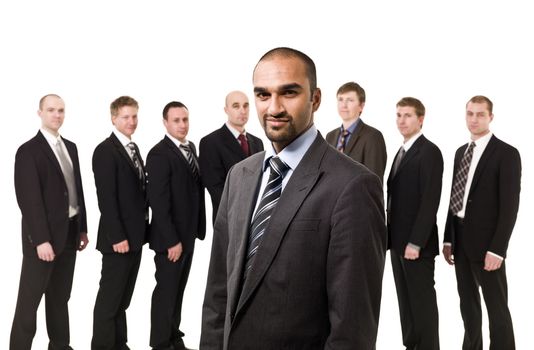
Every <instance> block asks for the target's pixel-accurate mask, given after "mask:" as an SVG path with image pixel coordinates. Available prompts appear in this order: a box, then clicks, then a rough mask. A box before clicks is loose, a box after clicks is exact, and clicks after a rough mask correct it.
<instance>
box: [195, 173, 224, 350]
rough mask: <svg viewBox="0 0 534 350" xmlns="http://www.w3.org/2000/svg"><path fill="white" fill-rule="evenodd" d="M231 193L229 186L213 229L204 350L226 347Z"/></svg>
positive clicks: (205, 306)
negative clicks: (227, 260)
mask: <svg viewBox="0 0 534 350" xmlns="http://www.w3.org/2000/svg"><path fill="white" fill-rule="evenodd" d="M229 177H230V176H229ZM227 182H228V181H227ZM228 192H229V191H228V186H226V187H225V190H224V193H223V196H222V200H221V210H220V211H219V213H218V215H217V219H216V221H215V225H214V228H213V242H212V246H211V259H210V266H209V270H208V281H207V284H206V293H205V296H204V305H203V307H202V330H201V335H200V349H202V350H216V349H217V350H220V349H222V348H223V343H224V324H225V318H226V309H227V299H228V292H227V278H228V277H227V271H226V256H227V250H228V222H227V216H226V213H227V198H228Z"/></svg>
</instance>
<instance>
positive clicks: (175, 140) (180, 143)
mask: <svg viewBox="0 0 534 350" xmlns="http://www.w3.org/2000/svg"><path fill="white" fill-rule="evenodd" d="M165 135H167V137H168V138H169V139H170V140H171V141H172V143H174V144H175V145H176V147H178V148H180V145H186V146H187V145H189V140H185V142H181V141H180V140H178V139H177V138H176V137H173V136H171V134H169V133H168V132H166V133H165Z"/></svg>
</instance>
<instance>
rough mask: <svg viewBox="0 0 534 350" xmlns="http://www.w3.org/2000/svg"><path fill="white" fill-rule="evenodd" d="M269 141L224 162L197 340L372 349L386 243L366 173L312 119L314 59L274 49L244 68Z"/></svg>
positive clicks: (374, 188) (225, 345)
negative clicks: (332, 144)
mask: <svg viewBox="0 0 534 350" xmlns="http://www.w3.org/2000/svg"><path fill="white" fill-rule="evenodd" d="M253 83H254V95H255V102H256V110H257V111H258V116H259V119H260V123H261V124H262V127H263V128H264V130H265V134H266V136H267V138H268V139H269V140H270V141H271V142H272V144H271V146H268V147H267V151H265V152H260V153H257V154H255V155H252V156H251V157H249V158H247V159H245V160H244V161H242V162H240V163H238V164H237V165H235V166H234V167H233V168H232V170H231V171H230V173H229V174H228V177H227V179H226V185H225V188H224V192H223V196H222V200H221V203H220V207H219V214H218V216H217V220H216V221H215V226H214V233H213V245H212V255H211V261H210V268H209V273H208V281H207V287H206V294H205V299H204V306H203V315H202V335H201V343H200V348H201V349H232V350H236V349H257V350H262V349H323V348H329V349H331V348H335V349H338V350H339V349H340V350H343V349H363V350H365V349H374V348H375V342H376V334H377V329H378V317H379V311H380V298H381V289H382V274H383V269H384V257H385V248H386V233H385V225H384V209H383V200H382V198H383V194H382V186H381V184H380V181H379V179H378V177H377V176H375V175H374V174H372V173H371V172H370V171H369V170H368V169H366V168H365V167H364V166H362V165H360V164H357V163H354V162H352V161H350V160H349V159H348V158H347V157H344V156H342V155H341V154H340V153H339V152H337V151H336V150H334V149H333V148H332V147H329V146H328V144H327V143H326V141H325V140H324V138H323V137H322V136H321V135H320V134H319V133H318V131H317V129H316V128H315V126H314V124H313V113H314V112H315V111H316V110H317V109H318V108H319V105H320V103H321V91H320V90H319V89H318V88H317V86H316V73H315V64H314V63H313V61H312V60H311V59H310V58H309V57H308V56H306V55H305V54H303V53H302V52H299V51H296V50H294V49H290V48H276V49H273V50H271V51H269V52H267V53H266V54H265V55H264V56H263V57H262V58H261V59H260V61H259V62H258V64H257V65H256V68H255V70H254V74H253Z"/></svg>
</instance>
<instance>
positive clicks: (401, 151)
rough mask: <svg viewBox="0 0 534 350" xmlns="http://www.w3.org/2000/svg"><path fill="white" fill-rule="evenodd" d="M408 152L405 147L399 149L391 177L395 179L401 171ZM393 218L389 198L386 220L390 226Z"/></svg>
mask: <svg viewBox="0 0 534 350" xmlns="http://www.w3.org/2000/svg"><path fill="white" fill-rule="evenodd" d="M405 153H406V151H405V150H404V147H403V146H401V148H400V149H399V152H398V153H397V157H395V162H393V167H392V168H391V177H394V176H395V174H397V170H399V166H400V163H401V162H402V158H404V154H405ZM390 217H391V197H388V202H387V207H386V218H387V223H388V224H389V223H390V221H389V219H390Z"/></svg>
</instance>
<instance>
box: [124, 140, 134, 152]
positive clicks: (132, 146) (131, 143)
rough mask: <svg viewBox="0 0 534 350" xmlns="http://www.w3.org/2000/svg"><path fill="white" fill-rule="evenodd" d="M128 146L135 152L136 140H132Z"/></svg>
mask: <svg viewBox="0 0 534 350" xmlns="http://www.w3.org/2000/svg"><path fill="white" fill-rule="evenodd" d="M126 146H128V148H129V149H130V150H131V151H132V152H135V149H136V146H135V143H134V142H130V143H128V144H127V145H126Z"/></svg>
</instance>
